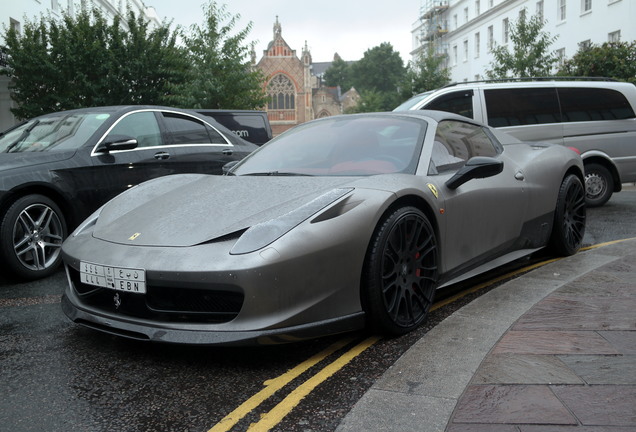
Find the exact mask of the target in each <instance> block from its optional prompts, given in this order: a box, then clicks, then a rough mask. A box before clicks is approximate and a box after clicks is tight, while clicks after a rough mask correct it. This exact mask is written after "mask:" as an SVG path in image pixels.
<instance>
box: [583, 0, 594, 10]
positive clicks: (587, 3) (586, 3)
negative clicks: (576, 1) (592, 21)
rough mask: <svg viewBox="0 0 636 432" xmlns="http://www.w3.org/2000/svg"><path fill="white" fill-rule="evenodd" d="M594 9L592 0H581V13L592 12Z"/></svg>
mask: <svg viewBox="0 0 636 432" xmlns="http://www.w3.org/2000/svg"><path fill="white" fill-rule="evenodd" d="M591 10H592V0H581V13H586V12H590V11H591Z"/></svg>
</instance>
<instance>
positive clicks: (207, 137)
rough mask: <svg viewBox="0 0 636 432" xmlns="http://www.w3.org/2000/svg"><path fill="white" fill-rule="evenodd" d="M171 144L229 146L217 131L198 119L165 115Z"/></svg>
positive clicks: (170, 114)
mask: <svg viewBox="0 0 636 432" xmlns="http://www.w3.org/2000/svg"><path fill="white" fill-rule="evenodd" d="M163 118H164V121H165V123H166V127H167V129H168V134H169V136H170V143H171V144H227V141H226V140H225V139H224V138H223V136H222V135H221V134H219V133H218V132H217V131H216V130H214V129H212V128H211V127H208V126H207V125H206V124H204V123H203V122H202V121H199V120H198V119H195V118H192V117H187V116H182V115H179V114H173V113H163Z"/></svg>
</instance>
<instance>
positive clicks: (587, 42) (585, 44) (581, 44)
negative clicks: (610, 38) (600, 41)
mask: <svg viewBox="0 0 636 432" xmlns="http://www.w3.org/2000/svg"><path fill="white" fill-rule="evenodd" d="M591 46H592V41H591V40H589V39H588V40H584V41H582V42H579V50H581V51H584V50H586V49H588V48H589V47H591Z"/></svg>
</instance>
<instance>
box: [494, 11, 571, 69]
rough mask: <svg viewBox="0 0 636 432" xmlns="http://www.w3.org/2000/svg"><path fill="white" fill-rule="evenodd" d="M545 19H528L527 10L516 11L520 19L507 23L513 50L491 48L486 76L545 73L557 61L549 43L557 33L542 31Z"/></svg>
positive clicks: (534, 17)
mask: <svg viewBox="0 0 636 432" xmlns="http://www.w3.org/2000/svg"><path fill="white" fill-rule="evenodd" d="M544 24H545V22H544V21H543V20H541V19H540V18H539V17H538V16H537V15H533V16H532V17H531V18H530V19H528V18H527V11H526V9H523V11H522V12H521V13H520V14H519V20H518V21H517V22H516V23H512V24H510V30H509V34H510V40H511V41H512V47H513V48H512V52H510V51H509V50H508V47H507V46H505V45H503V46H502V45H499V46H496V47H494V48H493V49H492V53H493V56H494V58H495V59H494V61H493V62H491V64H490V65H491V67H492V69H490V70H488V71H486V75H487V76H488V77H489V78H509V77H539V76H548V75H550V74H551V73H552V70H553V68H554V66H555V65H556V63H557V62H558V61H559V58H558V56H557V55H556V54H555V53H554V52H550V51H549V50H550V46H551V45H552V43H553V42H554V41H555V40H556V36H555V37H553V36H550V33H547V32H544V31H543V26H544Z"/></svg>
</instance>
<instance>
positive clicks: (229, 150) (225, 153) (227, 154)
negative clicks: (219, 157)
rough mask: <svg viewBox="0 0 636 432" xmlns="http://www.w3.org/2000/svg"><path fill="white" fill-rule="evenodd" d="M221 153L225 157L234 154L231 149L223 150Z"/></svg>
mask: <svg viewBox="0 0 636 432" xmlns="http://www.w3.org/2000/svg"><path fill="white" fill-rule="evenodd" d="M221 153H223V154H224V155H226V156H232V154H233V153H234V152H233V151H232V149H223V151H222V152H221Z"/></svg>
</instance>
